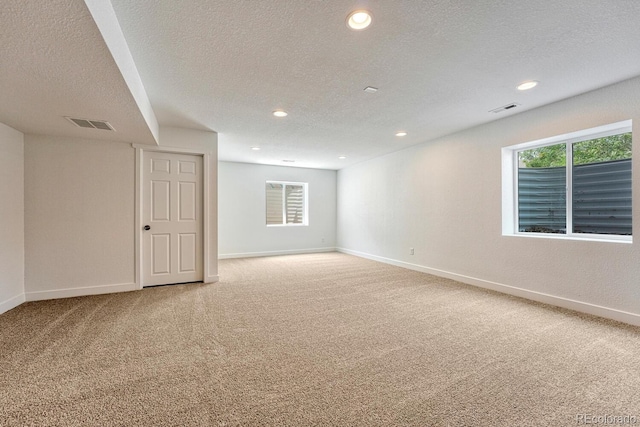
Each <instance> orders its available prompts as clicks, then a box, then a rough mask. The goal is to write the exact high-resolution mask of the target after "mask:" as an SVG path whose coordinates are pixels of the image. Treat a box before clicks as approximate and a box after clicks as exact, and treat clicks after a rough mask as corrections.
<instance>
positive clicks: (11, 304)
mask: <svg viewBox="0 0 640 427" xmlns="http://www.w3.org/2000/svg"><path fill="white" fill-rule="evenodd" d="M25 301H26V299H25V294H19V295H16V296H15V297H13V298H9V299H8V300H6V301H2V302H0V314H2V313H6V312H7V311H9V310H11V309H12V308H16V307H17V306H19V305H20V304H22V303H23V302H25Z"/></svg>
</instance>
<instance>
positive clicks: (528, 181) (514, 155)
mask: <svg viewBox="0 0 640 427" xmlns="http://www.w3.org/2000/svg"><path fill="white" fill-rule="evenodd" d="M631 148H632V138H631V122H630V121H625V122H620V123H615V124H612V125H607V126H601V127H598V128H594V129H589V130H586V131H581V132H575V133H572V134H568V135H562V136H557V137H553V138H548V139H545V140H541V141H534V142H529V143H525V144H519V145H516V146H512V147H507V148H506V149H503V174H506V175H511V176H510V177H509V176H506V177H505V176H504V175H503V203H506V206H503V216H506V217H507V221H506V222H505V221H503V232H505V234H525V235H537V236H545V235H546V236H550V235H554V236H556V237H560V236H562V235H564V236H566V237H572V238H595V239H610V240H621V241H625V240H626V241H630V240H631V235H632V215H631V213H632V210H631V205H632V197H631V184H632V179H631V152H632V150H631ZM505 162H510V163H511V165H507V166H506V167H505ZM505 178H506V179H510V180H511V185H509V183H508V182H507V183H506V185H505ZM505 190H506V194H505ZM509 192H511V195H509V194H508V193H509ZM509 211H511V214H509ZM505 214H506V215H505ZM509 219H510V220H509Z"/></svg>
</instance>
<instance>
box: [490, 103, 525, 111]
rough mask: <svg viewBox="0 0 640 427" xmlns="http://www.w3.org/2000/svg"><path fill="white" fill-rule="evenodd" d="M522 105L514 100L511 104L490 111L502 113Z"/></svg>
mask: <svg viewBox="0 0 640 427" xmlns="http://www.w3.org/2000/svg"><path fill="white" fill-rule="evenodd" d="M518 106H520V104H518V103H517V102H512V103H511V104H507V105H503V106H502V107H498V108H494V109H493V110H489V112H490V113H502V112H503V111H507V110H511V109H513V108H516V107H518Z"/></svg>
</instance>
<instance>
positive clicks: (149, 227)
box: [143, 225, 151, 231]
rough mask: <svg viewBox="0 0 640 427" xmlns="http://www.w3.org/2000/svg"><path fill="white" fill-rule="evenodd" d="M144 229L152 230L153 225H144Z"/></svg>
mask: <svg viewBox="0 0 640 427" xmlns="http://www.w3.org/2000/svg"><path fill="white" fill-rule="evenodd" d="M143 229H144V231H149V230H151V226H150V225H145V226H144V227H143Z"/></svg>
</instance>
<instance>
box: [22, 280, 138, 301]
mask: <svg viewBox="0 0 640 427" xmlns="http://www.w3.org/2000/svg"><path fill="white" fill-rule="evenodd" d="M139 289H140V288H139V287H138V285H136V284H135V283H120V284H117V285H100V286H87V287H83V288H69V289H55V290H51V291H36V292H27V293H26V299H27V301H41V300H46V299H58V298H71V297H81V296H85V295H100V294H112V293H115V292H127V291H137V290H139Z"/></svg>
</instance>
